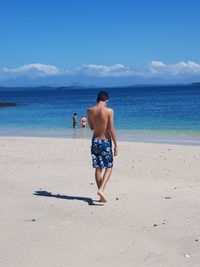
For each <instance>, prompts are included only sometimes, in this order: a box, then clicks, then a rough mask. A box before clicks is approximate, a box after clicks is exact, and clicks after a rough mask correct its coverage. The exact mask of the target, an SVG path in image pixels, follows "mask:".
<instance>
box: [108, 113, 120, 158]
mask: <svg viewBox="0 0 200 267" xmlns="http://www.w3.org/2000/svg"><path fill="white" fill-rule="evenodd" d="M108 129H109V132H110V135H111V138H112V140H113V143H114V156H117V154H118V145H117V137H116V133H115V128H114V112H113V110H112V109H110V112H109V117H108Z"/></svg>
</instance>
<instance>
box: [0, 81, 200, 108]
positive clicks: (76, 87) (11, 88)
mask: <svg viewBox="0 0 200 267" xmlns="http://www.w3.org/2000/svg"><path fill="white" fill-rule="evenodd" d="M187 86H194V87H200V82H195V83H174V84H172V83H162V84H153V83H152V84H132V85H131V84H130V85H121V86H120V85H119V86H94V85H85V84H80V85H79V84H77V85H76V84H75V85H74V84H72V85H66V86H64V85H63V86H16V87H15V86H0V91H22V90H33V89H35V90H38V91H42V90H44V91H48V90H63V91H65V90H81V89H83V90H84V89H97V88H101V89H111V88H113V89H114V88H116V89H117V88H130V89H131V88H137V87H138V88H139V87H147V88H148V87H155V88H157V87H187ZM1 104H2V103H1ZM11 104H12V103H11Z"/></svg>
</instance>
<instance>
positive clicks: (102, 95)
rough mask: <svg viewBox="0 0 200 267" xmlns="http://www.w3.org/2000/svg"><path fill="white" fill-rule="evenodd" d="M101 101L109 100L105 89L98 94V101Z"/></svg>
mask: <svg viewBox="0 0 200 267" xmlns="http://www.w3.org/2000/svg"><path fill="white" fill-rule="evenodd" d="M99 101H103V102H106V101H108V93H107V92H104V91H101V92H99V93H98V96H97V102H99Z"/></svg>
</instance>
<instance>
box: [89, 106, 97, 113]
mask: <svg viewBox="0 0 200 267" xmlns="http://www.w3.org/2000/svg"><path fill="white" fill-rule="evenodd" d="M95 108H96V107H95V106H92V107H89V108H88V109H87V111H88V112H90V111H93V110H94V109H95Z"/></svg>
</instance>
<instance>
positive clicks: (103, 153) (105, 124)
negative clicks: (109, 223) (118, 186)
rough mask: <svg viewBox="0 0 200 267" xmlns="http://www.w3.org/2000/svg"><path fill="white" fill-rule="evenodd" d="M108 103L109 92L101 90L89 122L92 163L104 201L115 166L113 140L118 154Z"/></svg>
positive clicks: (104, 200)
mask: <svg viewBox="0 0 200 267" xmlns="http://www.w3.org/2000/svg"><path fill="white" fill-rule="evenodd" d="M107 104H108V93H107V92H104V91H101V92H99V94H98V96H97V103H96V105H95V106H93V107H90V108H88V124H89V126H90V128H91V130H93V137H92V145H91V155H92V165H93V168H95V179H96V183H97V187H98V192H97V194H98V195H99V196H100V202H104V203H105V202H106V201H107V200H106V197H105V194H104V190H105V186H106V184H107V182H108V180H109V178H110V176H111V173H112V168H113V151H112V141H113V143H114V156H117V154H118V145H117V138H116V133H115V128H114V112H113V110H112V109H111V108H108V107H107ZM103 169H104V172H103Z"/></svg>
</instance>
